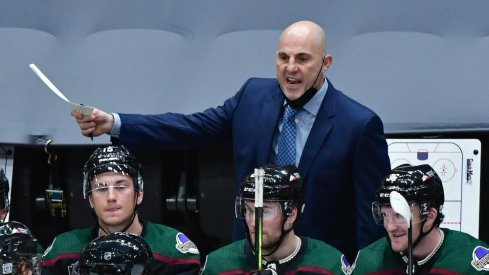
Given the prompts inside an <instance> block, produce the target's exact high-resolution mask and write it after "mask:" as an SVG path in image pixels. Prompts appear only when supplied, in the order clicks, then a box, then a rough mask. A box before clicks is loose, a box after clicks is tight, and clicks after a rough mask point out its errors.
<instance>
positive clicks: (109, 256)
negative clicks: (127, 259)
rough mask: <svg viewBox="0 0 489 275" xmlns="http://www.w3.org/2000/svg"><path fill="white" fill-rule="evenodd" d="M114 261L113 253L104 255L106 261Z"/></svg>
mask: <svg viewBox="0 0 489 275" xmlns="http://www.w3.org/2000/svg"><path fill="white" fill-rule="evenodd" d="M110 259H112V252H105V253H104V260H106V261H110Z"/></svg>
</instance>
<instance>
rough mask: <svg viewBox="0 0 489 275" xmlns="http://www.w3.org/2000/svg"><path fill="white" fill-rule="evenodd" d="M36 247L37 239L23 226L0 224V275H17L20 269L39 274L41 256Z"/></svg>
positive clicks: (18, 224) (13, 222) (18, 223)
mask: <svg viewBox="0 0 489 275" xmlns="http://www.w3.org/2000/svg"><path fill="white" fill-rule="evenodd" d="M37 246H38V242H37V239H36V238H35V237H34V236H33V235H32V234H31V231H30V230H29V228H27V226H25V225H24V224H22V223H20V222H16V221H9V222H2V223H0V266H2V272H3V273H2V274H17V272H19V270H18V269H19V268H21V267H27V268H29V269H30V270H32V274H41V265H40V260H41V254H40V253H39V252H38V251H37Z"/></svg>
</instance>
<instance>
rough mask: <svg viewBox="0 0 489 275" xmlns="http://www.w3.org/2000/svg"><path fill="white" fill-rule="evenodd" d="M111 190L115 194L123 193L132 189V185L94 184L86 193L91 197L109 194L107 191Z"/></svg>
mask: <svg viewBox="0 0 489 275" xmlns="http://www.w3.org/2000/svg"><path fill="white" fill-rule="evenodd" d="M110 188H112V189H113V190H114V191H115V192H116V193H125V192H127V191H128V190H130V189H132V188H133V187H132V185H131V184H129V183H128V182H117V183H106V182H96V183H95V184H94V187H93V188H92V189H91V190H90V191H88V193H89V194H90V193H92V194H93V195H104V194H106V193H108V192H109V189H110Z"/></svg>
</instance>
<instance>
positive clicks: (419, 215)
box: [372, 202, 428, 225]
mask: <svg viewBox="0 0 489 275" xmlns="http://www.w3.org/2000/svg"><path fill="white" fill-rule="evenodd" d="M409 208H410V209H411V220H412V223H413V224H415V223H419V222H422V221H425V220H426V218H427V214H428V213H427V212H422V211H421V209H420V206H419V205H418V204H417V203H410V204H409ZM372 215H373V217H374V220H375V223H376V224H378V225H385V224H387V223H391V224H407V223H408V221H407V220H406V219H405V218H404V217H403V216H402V215H400V214H399V213H396V212H395V211H394V209H392V207H391V206H390V205H389V204H380V203H379V202H373V203H372Z"/></svg>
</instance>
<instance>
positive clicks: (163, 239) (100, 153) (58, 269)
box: [42, 146, 200, 274]
mask: <svg viewBox="0 0 489 275" xmlns="http://www.w3.org/2000/svg"><path fill="white" fill-rule="evenodd" d="M83 174H84V180H83V194H84V197H85V198H86V199H88V202H89V206H90V208H91V210H92V211H93V213H94V216H95V217H96V226H93V227H90V228H85V229H77V230H73V231H69V232H65V233H62V234H61V235H59V236H57V237H56V238H55V239H54V240H53V242H52V243H51V245H50V247H48V248H47V249H46V251H45V253H44V255H43V260H42V265H43V274H66V273H67V272H68V268H69V267H70V266H71V265H72V264H73V263H74V262H76V261H77V260H78V259H79V257H80V253H81V251H82V250H83V248H84V247H85V246H86V245H87V244H88V243H89V242H90V241H92V240H93V239H95V238H96V237H98V236H103V235H107V234H110V233H114V232H129V233H132V234H135V235H140V236H142V237H143V238H144V240H145V241H146V242H147V243H149V244H150V247H151V250H152V251H153V257H154V259H155V260H154V261H153V266H152V270H153V272H155V274H197V273H198V271H199V268H200V255H199V251H198V250H197V248H196V246H195V245H194V244H193V243H192V241H190V240H189V239H188V238H187V237H186V236H185V235H184V234H183V233H181V232H178V231H177V230H175V229H173V228H170V227H167V226H164V225H160V224H155V223H152V222H149V221H142V220H140V219H139V216H138V206H139V204H140V203H141V202H142V201H143V194H144V193H143V178H142V176H141V173H140V165H139V162H138V161H137V160H136V158H135V157H134V156H133V155H132V154H131V153H130V152H129V151H128V150H127V149H126V148H124V147H123V146H108V147H104V148H98V149H96V150H95V151H94V152H93V153H92V155H91V156H90V158H89V159H88V161H87V162H86V163H85V166H84V169H83Z"/></svg>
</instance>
